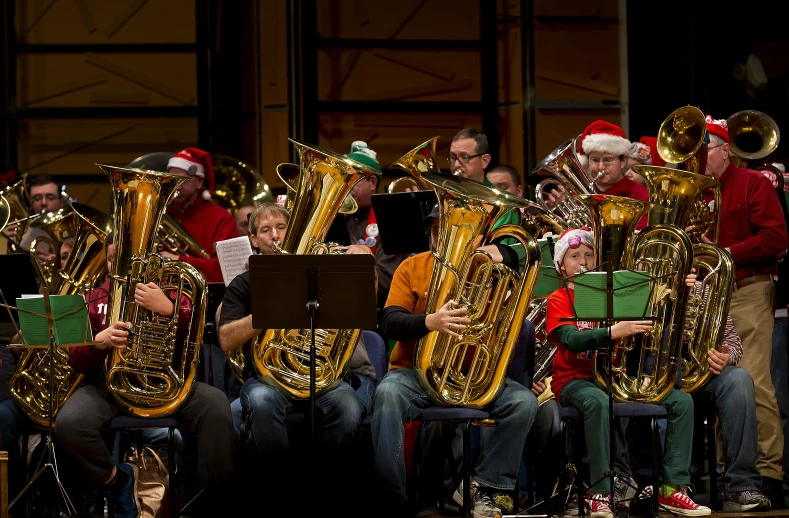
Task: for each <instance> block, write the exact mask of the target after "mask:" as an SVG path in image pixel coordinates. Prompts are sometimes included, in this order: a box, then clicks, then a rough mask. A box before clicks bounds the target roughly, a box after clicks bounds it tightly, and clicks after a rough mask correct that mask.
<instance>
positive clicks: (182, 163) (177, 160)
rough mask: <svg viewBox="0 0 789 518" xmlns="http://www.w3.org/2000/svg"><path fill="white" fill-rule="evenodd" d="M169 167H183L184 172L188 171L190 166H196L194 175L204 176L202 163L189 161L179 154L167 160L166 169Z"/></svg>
mask: <svg viewBox="0 0 789 518" xmlns="http://www.w3.org/2000/svg"><path fill="white" fill-rule="evenodd" d="M171 167H177V168H178V169H183V170H184V171H186V172H189V168H190V167H195V168H197V171H196V172H195V176H202V177H203V178H205V169H204V168H203V166H202V165H200V164H196V163H195V162H190V161H189V160H187V159H185V158H181V157H179V156H174V157H172V158H171V159H170V160H169V161H168V162H167V169H170V168H171Z"/></svg>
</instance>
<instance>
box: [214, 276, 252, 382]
mask: <svg viewBox="0 0 789 518" xmlns="http://www.w3.org/2000/svg"><path fill="white" fill-rule="evenodd" d="M251 314H252V285H251V284H250V282H249V270H247V271H245V272H244V273H241V274H239V275H236V277H235V278H234V279H233V280H232V281H230V284H229V285H228V286H227V288H226V289H225V297H224V298H223V299H222V312H221V313H220V314H219V326H218V327H219V328H221V327H222V326H224V325H227V324H230V323H232V322H235V321H236V320H241V319H242V318H244V317H246V316H247V315H251ZM250 345H251V342H249V341H248V342H247V343H245V344H244V345H242V346H241V348H242V352H243V353H244V372H243V378H244V379H245V380H246V379H249V378H250V377H252V376H254V373H253V371H252V355H251V350H250Z"/></svg>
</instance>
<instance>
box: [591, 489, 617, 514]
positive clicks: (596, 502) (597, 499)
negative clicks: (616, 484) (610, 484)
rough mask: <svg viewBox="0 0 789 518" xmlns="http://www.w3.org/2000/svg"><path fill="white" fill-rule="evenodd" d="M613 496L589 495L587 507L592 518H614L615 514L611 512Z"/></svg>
mask: <svg viewBox="0 0 789 518" xmlns="http://www.w3.org/2000/svg"><path fill="white" fill-rule="evenodd" d="M610 500H611V496H610V495H603V494H601V493H595V494H593V495H587V497H586V506H587V508H588V509H589V514H587V516H590V517H591V518H614V513H612V512H611V503H610Z"/></svg>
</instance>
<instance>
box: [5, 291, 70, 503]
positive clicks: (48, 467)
mask: <svg viewBox="0 0 789 518" xmlns="http://www.w3.org/2000/svg"><path fill="white" fill-rule="evenodd" d="M43 293H44V308H45V309H46V317H47V325H48V327H49V422H48V424H47V443H46V447H47V462H46V463H45V464H44V465H43V466H41V468H40V469H39V470H38V471H37V472H36V473H35V474H34V475H33V478H31V479H30V482H28V483H27V485H26V486H25V487H24V488H23V489H22V491H20V492H19V494H18V495H17V496H16V498H14V499H13V500H12V501H11V503H10V504H9V506H8V508H9V509H11V508H12V507H13V506H14V504H15V503H17V502H18V501H19V500H20V499H21V498H22V496H23V495H24V494H25V493H26V492H27V491H28V490H29V489H30V488H31V487H32V486H33V484H34V483H35V482H36V480H38V478H39V477H40V476H42V475H44V474H45V473H48V472H50V473H52V475H53V476H54V478H55V483H56V484H57V487H58V490H59V491H60V496H61V498H63V502H64V503H65V504H66V511H67V512H68V513H69V515H73V514H76V512H77V510H76V508H75V507H74V504H72V503H71V499H70V498H69V496H68V493H67V492H66V489H65V488H64V487H63V484H62V483H61V482H60V476H59V475H58V468H57V460H56V458H55V445H54V443H53V442H52V431H53V430H54V426H53V423H52V414H53V413H54V401H55V352H56V351H57V349H58V346H57V341H56V340H55V320H54V317H53V316H52V306H51V304H50V299H49V290H48V289H47V288H46V287H44V288H43Z"/></svg>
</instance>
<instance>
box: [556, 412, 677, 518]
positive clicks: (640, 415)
mask: <svg viewBox="0 0 789 518" xmlns="http://www.w3.org/2000/svg"><path fill="white" fill-rule="evenodd" d="M559 416H560V417H561V419H562V434H563V435H564V437H565V456H566V458H567V465H566V467H565V470H566V471H567V470H570V471H572V474H573V475H572V478H573V480H572V482H571V485H570V492H569V494H568V496H567V500H566V501H569V500H570V498H572V495H573V494H574V495H575V496H576V497H577V498H578V516H583V515H584V514H585V510H584V507H585V502H584V496H585V495H584V493H585V491H584V488H583V481H580V480H579V477H576V476H575V474H576V473H577V472H576V470H575V466H574V464H573V462H572V458H573V457H572V429H571V428H570V427H569V426H567V425H568V424H570V422H571V421H579V420H583V414H581V412H579V411H578V409H576V408H575V407H572V406H562V405H559ZM622 417H628V418H633V419H649V420H650V424H651V437H652V481H653V491H652V497H651V499H652V511H653V512H655V513H657V510H658V491H657V489H656V487H657V481H658V480H659V477H660V471H661V466H662V458H663V455H662V451H663V448H662V446H661V443H660V433H659V431H658V426H657V422H658V420H659V419H667V418H668V412H667V411H666V409H665V408H664V407H663V406H661V405H652V404H646V403H617V402H615V403H614V419H616V418H622ZM591 482H595V481H591ZM611 490H612V491H613V488H611ZM554 496H556V495H554ZM565 503H566V502H565Z"/></svg>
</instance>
